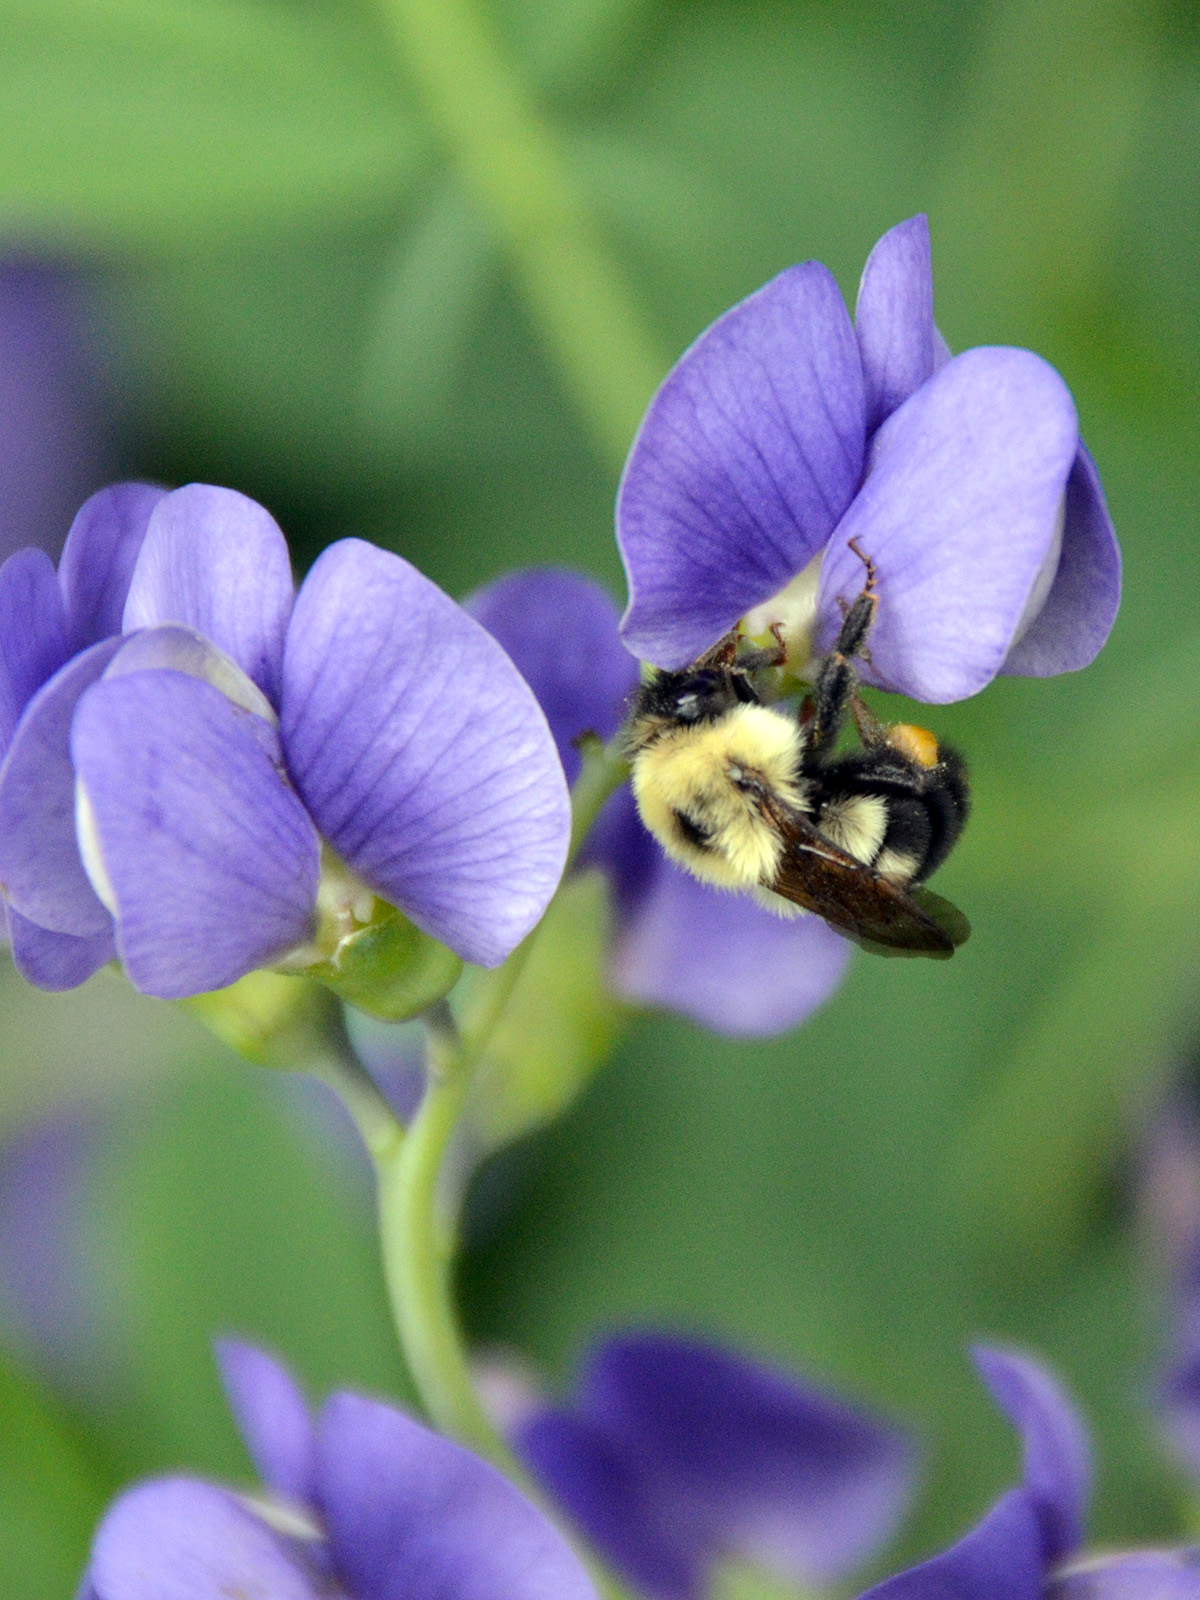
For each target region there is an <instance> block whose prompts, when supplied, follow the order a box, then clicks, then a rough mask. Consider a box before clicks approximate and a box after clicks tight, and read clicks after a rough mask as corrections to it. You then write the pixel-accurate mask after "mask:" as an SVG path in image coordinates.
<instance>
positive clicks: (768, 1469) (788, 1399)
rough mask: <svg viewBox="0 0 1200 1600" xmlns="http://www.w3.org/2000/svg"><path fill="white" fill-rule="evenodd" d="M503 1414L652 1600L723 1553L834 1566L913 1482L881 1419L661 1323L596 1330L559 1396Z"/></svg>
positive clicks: (526, 1451)
mask: <svg viewBox="0 0 1200 1600" xmlns="http://www.w3.org/2000/svg"><path fill="white" fill-rule="evenodd" d="M509 1423H510V1429H509V1431H510V1433H511V1437H512V1439H513V1442H514V1445H515V1447H516V1449H517V1451H518V1453H519V1454H520V1455H521V1456H522V1457H523V1459H524V1461H525V1463H526V1464H527V1466H528V1467H529V1469H530V1471H531V1472H532V1473H533V1474H534V1476H535V1477H536V1478H537V1479H538V1481H539V1482H540V1483H541V1484H542V1485H543V1486H544V1488H545V1489H546V1490H547V1491H548V1493H549V1494H550V1495H551V1496H552V1497H553V1498H554V1500H555V1501H557V1503H558V1504H559V1505H561V1506H562V1507H563V1508H564V1509H565V1510H566V1511H567V1513H568V1514H569V1515H570V1517H571V1518H572V1520H573V1521H574V1522H575V1523H576V1524H577V1526H578V1527H580V1528H581V1529H582V1530H583V1532H584V1533H585V1534H586V1535H587V1537H588V1539H589V1540H590V1542H591V1543H592V1544H593V1545H594V1546H595V1548H596V1549H597V1550H598V1551H599V1552H600V1553H601V1555H603V1556H604V1558H605V1559H606V1560H607V1561H608V1562H609V1564H610V1565H611V1566H612V1567H613V1568H614V1569H615V1570H616V1571H617V1572H618V1573H619V1574H620V1575H622V1576H623V1577H624V1578H625V1579H627V1580H628V1582H629V1583H630V1584H632V1585H633V1587H634V1588H635V1589H636V1590H637V1591H638V1592H639V1593H641V1594H645V1595H648V1596H651V1597H653V1600H699V1597H701V1596H703V1595H705V1594H706V1593H707V1592H708V1589H709V1584H710V1580H711V1577H712V1574H713V1572H714V1569H715V1568H716V1567H717V1565H718V1564H719V1563H720V1562H722V1561H724V1560H729V1559H743V1560H748V1561H751V1562H754V1563H756V1564H758V1565H761V1566H763V1567H766V1568H768V1569H770V1570H771V1571H774V1572H776V1573H778V1574H780V1575H781V1576H782V1577H783V1578H784V1579H785V1580H788V1581H793V1582H795V1583H797V1584H802V1585H805V1586H807V1585H819V1584H826V1583H830V1582H832V1581H834V1580H836V1579H838V1578H841V1577H843V1576H845V1574H846V1573H848V1572H850V1571H852V1570H853V1569H854V1568H855V1567H858V1566H860V1565H861V1564H862V1563H863V1562H864V1561H865V1560H866V1559H867V1558H868V1557H869V1556H870V1555H872V1554H873V1553H874V1551H875V1550H876V1549H877V1548H878V1547H879V1545H880V1544H882V1543H883V1541H884V1540H885V1539H887V1537H888V1536H889V1535H890V1534H891V1532H892V1530H893V1528H894V1527H895V1525H896V1522H897V1520H898V1519H899V1516H900V1514H901V1512H902V1510H903V1508H904V1506H905V1503H906V1502H907V1499H908V1494H909V1489H910V1487H911V1481H912V1460H911V1451H910V1448H909V1445H908V1442H907V1441H906V1439H904V1437H903V1436H902V1435H901V1434H899V1433H898V1432H897V1431H896V1430H895V1429H894V1428H891V1427H888V1426H886V1425H884V1424H883V1423H881V1422H879V1421H878V1420H877V1419H875V1418H872V1417H869V1416H867V1415H866V1414H865V1413H863V1412H861V1411H859V1410H857V1409H854V1408H852V1407H850V1406H848V1405H846V1404H845V1402H843V1401H841V1400H838V1399H835V1398H834V1397H833V1396H831V1395H829V1394H828V1393H826V1392H824V1391H823V1390H819V1389H815V1388H813V1387H811V1386H810V1385H808V1384H803V1383H800V1382H799V1381H798V1380H797V1379H795V1378H793V1377H790V1376H788V1375H787V1374H785V1373H783V1372H778V1371H775V1370H774V1369H772V1368H770V1367H765V1366H761V1365H759V1364H758V1363H756V1362H752V1361H748V1360H747V1359H746V1358H745V1357H743V1356H740V1355H737V1354H735V1353H734V1352H732V1351H729V1350H725V1349H722V1348H720V1347H719V1346H716V1345H711V1344H705V1343H701V1342H700V1341H698V1340H695V1339H685V1338H681V1337H679V1336H678V1335H674V1334H666V1333H628V1334H624V1335H621V1336H619V1337H617V1338H614V1339H609V1340H606V1341H604V1342H603V1343H601V1344H599V1345H597V1346H596V1348H595V1349H594V1350H593V1351H592V1352H591V1354H590V1355H589V1357H588V1360H587V1362H586V1364H585V1368H584V1371H583V1375H582V1377H581V1379H580V1381H579V1383H578V1385H577V1387H576V1391H575V1395H574V1398H573V1401H572V1403H571V1404H570V1405H569V1406H552V1405H548V1404H546V1403H545V1402H543V1401H538V1400H533V1399H531V1400H530V1401H529V1402H528V1403H527V1404H526V1405H524V1406H521V1407H519V1408H518V1412H517V1414H516V1415H511V1416H510V1418H509Z"/></svg>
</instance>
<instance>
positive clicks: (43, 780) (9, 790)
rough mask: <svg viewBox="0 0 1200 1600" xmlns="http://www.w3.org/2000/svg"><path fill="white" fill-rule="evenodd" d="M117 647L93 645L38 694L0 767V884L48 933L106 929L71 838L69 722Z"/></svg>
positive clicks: (72, 778)
mask: <svg viewBox="0 0 1200 1600" xmlns="http://www.w3.org/2000/svg"><path fill="white" fill-rule="evenodd" d="M120 646H121V641H120V639H106V640H105V641H104V642H103V643H102V644H96V645H93V646H92V647H91V649H90V650H85V651H84V652H83V654H82V655H78V656H76V657H75V658H74V660H72V661H68V663H67V665H66V666H65V667H63V669H62V670H61V672H58V673H56V674H55V675H54V677H53V678H51V680H50V682H49V683H48V684H46V686H45V688H43V689H40V690H39V691H38V693H37V694H36V695H35V696H34V698H33V700H32V701H31V702H30V705H29V708H28V710H27V711H26V713H25V715H24V716H23V717H22V718H21V721H20V723H19V724H18V726H17V732H16V736H15V737H14V739H13V742H12V744H11V746H10V747H9V751H8V755H7V756H6V758H5V761H4V765H3V766H2V767H0V884H3V887H4V893H5V894H6V895H7V897H8V898H9V900H10V901H11V902H12V904H13V905H14V906H15V907H16V909H17V910H18V911H19V912H20V913H21V915H22V916H24V917H28V918H29V919H30V920H31V921H32V922H36V923H38V924H39V926H41V927H43V928H47V929H49V930H51V931H52V932H54V933H69V934H75V935H77V936H79V937H85V938H86V937H90V936H93V935H96V934H103V933H104V932H105V931H106V930H107V929H109V928H110V927H111V919H110V917H109V914H108V912H107V910H106V909H105V908H104V906H103V905H101V903H100V901H99V899H98V898H97V895H96V891H95V890H94V889H93V888H92V884H91V880H90V879H89V878H88V875H87V873H86V872H85V871H84V868H83V862H82V861H81V860H80V857H79V845H78V843H77V841H76V837H75V769H74V767H73V765H72V762H71V723H72V720H73V719H74V716H75V708H76V706H77V705H78V704H79V699H80V696H81V695H83V694H84V693H85V692H86V691H87V690H88V689H89V688H90V687H91V686H92V684H94V683H95V682H96V681H97V679H98V678H99V677H100V676H101V674H102V673H103V672H104V669H105V668H106V667H107V666H108V664H109V662H110V661H111V660H112V658H113V656H114V655H115V654H116V653H117V651H118V650H119V649H120Z"/></svg>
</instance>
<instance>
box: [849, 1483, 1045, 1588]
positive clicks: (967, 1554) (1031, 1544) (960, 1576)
mask: <svg viewBox="0 0 1200 1600" xmlns="http://www.w3.org/2000/svg"><path fill="white" fill-rule="evenodd" d="M1044 1578H1045V1567H1044V1565H1043V1562H1042V1549H1041V1529H1040V1528H1039V1526H1038V1519H1037V1516H1036V1514H1035V1512H1034V1509H1033V1506H1032V1504H1031V1502H1030V1500H1029V1497H1028V1495H1026V1493H1025V1491H1024V1490H1023V1489H1013V1490H1012V1491H1011V1492H1010V1493H1008V1494H1006V1495H1004V1496H1003V1498H1002V1499H1000V1500H998V1501H997V1502H996V1504H995V1505H994V1506H993V1507H992V1509H991V1511H989V1512H988V1514H987V1516H986V1517H984V1519H983V1521H982V1522H980V1523H979V1524H978V1525H977V1526H976V1527H974V1528H973V1529H972V1530H971V1532H970V1533H969V1534H968V1535H967V1536H966V1538H965V1539H961V1540H960V1541H959V1543H958V1544H956V1545H952V1546H951V1548H950V1549H949V1550H946V1551H943V1553H942V1554H941V1555H940V1556H934V1557H933V1559H932V1560H930V1561H924V1562H922V1563H921V1565H920V1566H919V1567H910V1568H909V1570H908V1571H907V1572H901V1573H899V1574H897V1576H896V1577H894V1578H888V1579H886V1580H885V1581H884V1582H883V1583H878V1584H876V1585H875V1587H874V1588H873V1589H868V1590H867V1592H866V1593H865V1594H864V1595H862V1596H860V1600H1043V1593H1044V1591H1043V1588H1042V1584H1043V1580H1044Z"/></svg>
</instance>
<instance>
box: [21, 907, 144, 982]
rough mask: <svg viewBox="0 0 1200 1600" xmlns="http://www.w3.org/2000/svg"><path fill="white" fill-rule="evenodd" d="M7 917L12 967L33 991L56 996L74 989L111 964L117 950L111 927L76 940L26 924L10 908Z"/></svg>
mask: <svg viewBox="0 0 1200 1600" xmlns="http://www.w3.org/2000/svg"><path fill="white" fill-rule="evenodd" d="M5 910H6V912H7V915H8V938H9V943H10V944H11V945H12V957H13V964H14V966H15V967H16V969H17V971H18V972H19V973H20V974H21V976H22V977H23V978H24V979H25V980H26V982H27V983H32V984H33V985H34V987H35V988H37V989H47V990H50V991H51V992H52V993H58V992H60V991H61V990H64V989H77V988H78V987H79V985H80V984H81V983H86V982H87V980H88V979H89V978H90V977H91V975H92V973H93V972H97V971H99V969H100V968H101V967H102V966H104V964H105V962H107V961H115V960H116V957H117V947H116V943H115V941H114V939H113V932H112V928H111V926H110V927H109V929H108V930H107V931H106V932H105V933H98V934H96V935H95V936H94V937H92V938H89V939H77V938H76V937H75V935H74V934H72V933H51V932H50V931H49V929H48V928H39V927H38V925H37V923H36V922H27V921H26V919H25V918H24V917H23V916H22V915H21V913H20V912H19V911H14V910H13V908H12V906H7V907H5Z"/></svg>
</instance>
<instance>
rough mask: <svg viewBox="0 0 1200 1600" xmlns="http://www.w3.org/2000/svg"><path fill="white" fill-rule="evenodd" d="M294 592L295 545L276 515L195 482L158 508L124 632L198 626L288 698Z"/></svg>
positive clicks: (262, 683)
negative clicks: (287, 641)
mask: <svg viewBox="0 0 1200 1600" xmlns="http://www.w3.org/2000/svg"><path fill="white" fill-rule="evenodd" d="M293 593H294V590H293V584H292V569H291V564H290V562H289V560H288V549H287V541H286V540H285V539H284V537H283V534H282V533H281V532H280V530H279V525H278V523H277V522H276V521H275V519H274V518H273V517H272V516H271V515H270V513H269V512H267V511H265V510H264V509H263V508H262V506H260V505H259V504H258V503H257V502H256V501H254V500H251V499H249V498H248V497H247V496H246V495H244V494H238V493H237V491H236V490H234V489H219V488H216V487H214V486H213V485H212V484H207V483H189V484H188V485H187V487H186V488H183V489H176V490H175V491H174V492H173V493H172V494H168V495H164V497H163V498H162V499H161V500H160V501H159V502H158V504H157V505H156V506H155V508H154V510H153V512H152V513H151V516H150V522H149V526H148V527H147V529H146V537H145V540H144V542H143V544H142V549H141V554H140V555H139V556H138V559H137V565H136V566H135V567H134V569H133V579H132V581H131V583H130V586H129V598H128V600H127V601H126V604H125V615H124V628H125V631H126V632H127V633H128V632H132V630H133V629H134V628H153V627H155V626H157V625H158V624H159V623H163V622H179V623H182V624H183V625H184V626H185V627H188V628H195V629H196V631H197V632H198V633H202V634H203V635H204V636H205V638H206V639H211V640H212V642H213V643H214V644H215V645H218V646H219V647H220V648H221V649H222V650H224V651H225V653H226V655H230V656H232V657H233V659H234V660H235V661H236V662H237V664H238V666H239V667H241V669H242V671H243V672H245V673H247V674H248V675H249V676H250V677H251V678H253V679H254V681H255V683H256V684H257V685H258V686H259V688H260V689H261V690H262V691H263V693H264V694H265V695H267V696H268V698H269V699H270V700H271V701H272V702H273V703H274V704H278V702H279V684H280V670H281V663H282V660H283V641H284V636H285V634H286V633H287V625H288V617H289V616H290V614H291V609H292V598H293Z"/></svg>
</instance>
